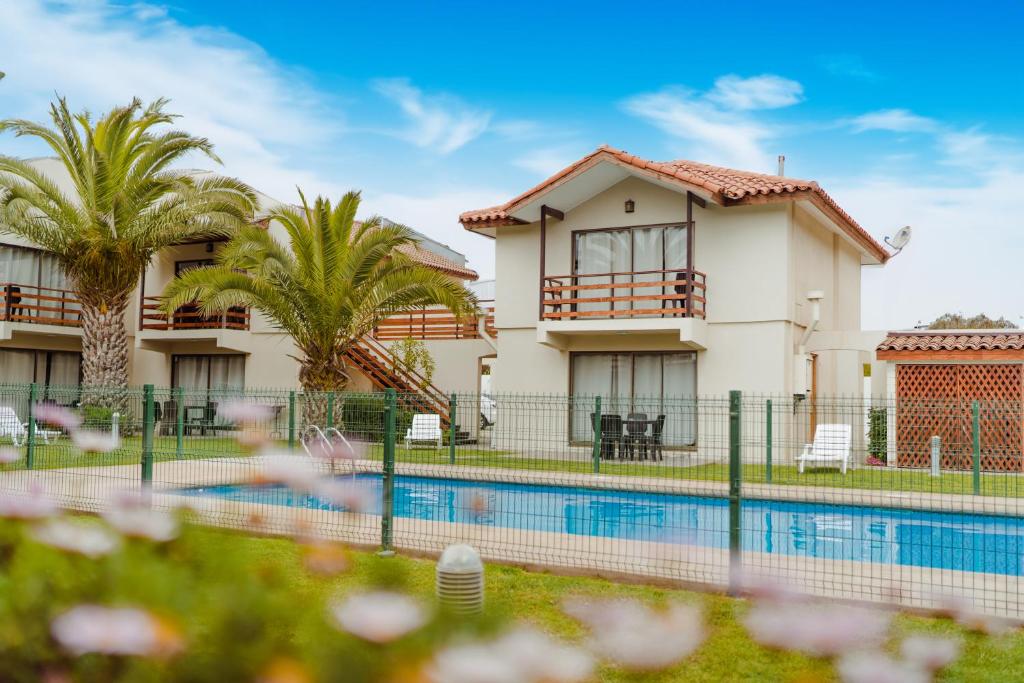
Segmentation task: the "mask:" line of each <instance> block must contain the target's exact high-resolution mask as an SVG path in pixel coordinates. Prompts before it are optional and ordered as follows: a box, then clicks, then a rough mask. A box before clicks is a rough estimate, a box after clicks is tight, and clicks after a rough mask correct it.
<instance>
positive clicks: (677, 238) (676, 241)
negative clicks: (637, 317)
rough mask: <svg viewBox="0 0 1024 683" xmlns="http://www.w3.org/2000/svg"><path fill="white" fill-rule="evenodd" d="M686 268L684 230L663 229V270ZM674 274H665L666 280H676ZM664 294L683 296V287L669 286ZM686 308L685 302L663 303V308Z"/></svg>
mask: <svg viewBox="0 0 1024 683" xmlns="http://www.w3.org/2000/svg"><path fill="white" fill-rule="evenodd" d="M682 268H686V228H665V269H666V270H680V269H682ZM676 277H677V276H676V273H666V274H665V279H666V280H674V279H676ZM664 293H665V294H685V293H686V290H685V285H669V286H666V287H665V289H664ZM673 307H676V308H686V301H685V300H679V301H672V300H668V301H666V302H665V306H664V308H673Z"/></svg>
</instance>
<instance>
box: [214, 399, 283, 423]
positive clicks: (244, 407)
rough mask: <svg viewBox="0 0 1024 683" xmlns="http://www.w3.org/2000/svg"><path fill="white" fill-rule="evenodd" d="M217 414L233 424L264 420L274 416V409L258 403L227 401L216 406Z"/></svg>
mask: <svg viewBox="0 0 1024 683" xmlns="http://www.w3.org/2000/svg"><path fill="white" fill-rule="evenodd" d="M217 415H218V416H220V417H222V418H224V419H225V420H227V421H228V422H234V423H235V424H250V425H251V424H254V423H257V422H266V421H268V420H270V419H272V418H273V417H274V409H273V408H271V407H270V406H268V405H262V404H259V403H246V402H245V401H228V402H227V403H225V404H224V405H222V406H220V407H218V408H217Z"/></svg>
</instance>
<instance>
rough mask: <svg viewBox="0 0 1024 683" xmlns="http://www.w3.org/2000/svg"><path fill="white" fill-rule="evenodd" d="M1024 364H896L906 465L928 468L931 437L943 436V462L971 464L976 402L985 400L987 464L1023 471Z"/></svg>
mask: <svg viewBox="0 0 1024 683" xmlns="http://www.w3.org/2000/svg"><path fill="white" fill-rule="evenodd" d="M1022 392H1024V365H1020V364H1009V363H1003V364H997V363H976V364H962V365H961V364H933V365H925V364H920V365H918V364H904V365H897V367H896V446H897V453H898V463H899V465H900V466H903V467H927V466H928V465H929V464H930V461H931V454H930V448H931V437H932V436H935V435H938V436H939V437H940V438H941V439H942V467H943V468H945V469H970V468H971V464H972V463H971V459H972V444H971V403H972V402H973V401H978V402H979V403H980V405H981V418H980V420H979V424H980V435H981V439H980V446H981V467H982V469H984V470H986V471H997V472H1006V471H1020V470H1021V465H1022V457H1021V452H1022V449H1024V419H1022V417H1024V416H1022V414H1021V400H1022Z"/></svg>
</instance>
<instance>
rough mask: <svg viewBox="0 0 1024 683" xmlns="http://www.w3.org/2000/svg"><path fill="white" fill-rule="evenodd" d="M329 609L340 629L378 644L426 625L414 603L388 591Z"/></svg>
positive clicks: (358, 596)
mask: <svg viewBox="0 0 1024 683" xmlns="http://www.w3.org/2000/svg"><path fill="white" fill-rule="evenodd" d="M330 609H331V614H332V616H333V617H334V619H335V621H336V622H337V623H338V625H339V626H340V627H341V628H342V629H343V630H345V631H347V632H349V633H351V634H352V635H354V636H358V637H359V638H362V639H363V640H367V641H369V642H371V643H378V644H383V643H390V642H392V641H394V640H398V639H399V638H401V637H402V636H404V635H406V634H408V633H411V632H412V631H415V630H416V629H418V628H420V627H421V626H423V625H424V624H425V623H426V622H427V613H426V611H425V610H424V609H423V607H422V606H421V605H420V604H419V603H418V602H416V601H415V600H413V599H412V598H410V597H408V596H405V595H402V594H400V593H391V592H388V591H373V592H369V593H360V594H356V595H352V596H349V597H348V598H346V599H345V600H344V601H342V602H336V603H334V604H332V605H331V608H330Z"/></svg>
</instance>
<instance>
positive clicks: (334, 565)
mask: <svg viewBox="0 0 1024 683" xmlns="http://www.w3.org/2000/svg"><path fill="white" fill-rule="evenodd" d="M302 560H303V562H304V563H305V565H306V569H308V570H309V571H311V572H313V573H314V574H324V575H326V576H330V575H333V574H340V573H341V572H343V571H345V570H347V569H348V567H349V559H348V551H347V550H346V549H345V546H343V545H341V544H340V543H331V542H329V541H323V540H319V539H317V540H313V541H310V542H308V543H306V544H304V545H303V555H302Z"/></svg>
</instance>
